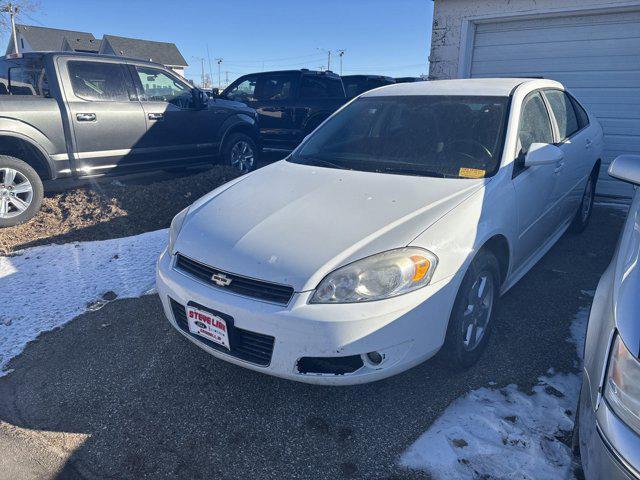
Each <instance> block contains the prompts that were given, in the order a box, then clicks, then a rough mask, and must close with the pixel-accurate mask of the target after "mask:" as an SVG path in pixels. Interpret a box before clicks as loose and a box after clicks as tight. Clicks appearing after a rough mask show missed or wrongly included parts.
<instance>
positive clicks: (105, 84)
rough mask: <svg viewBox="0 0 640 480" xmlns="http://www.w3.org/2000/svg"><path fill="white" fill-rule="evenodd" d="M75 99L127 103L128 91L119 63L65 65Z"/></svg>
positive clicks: (75, 62) (71, 63) (73, 63)
mask: <svg viewBox="0 0 640 480" xmlns="http://www.w3.org/2000/svg"><path fill="white" fill-rule="evenodd" d="M67 68H68V69H69V77H70V79H71V87H72V88H73V93H74V94H75V95H76V97H79V98H82V99H83V100H91V101H97V102H128V101H129V90H128V89H127V80H126V77H125V72H124V69H123V66H122V65H121V64H119V63H107V62H84V61H82V62H79V61H72V62H69V63H68V64H67Z"/></svg>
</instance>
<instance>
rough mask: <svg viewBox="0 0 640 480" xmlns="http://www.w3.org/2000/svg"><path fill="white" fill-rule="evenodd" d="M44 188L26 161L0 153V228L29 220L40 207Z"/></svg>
mask: <svg viewBox="0 0 640 480" xmlns="http://www.w3.org/2000/svg"><path fill="white" fill-rule="evenodd" d="M43 196H44V189H43V187H42V181H41V180H40V177H39V176H38V174H37V173H36V171H35V170H34V169H33V168H32V167H31V166H29V165H28V164H27V163H26V162H23V161H22V160H19V159H17V158H14V157H9V156H6V155H0V228H1V227H13V226H15V225H19V224H21V223H24V222H26V221H27V220H30V219H31V218H33V216H35V214H36V213H37V212H38V210H39V209H40V205H41V204H42V197H43Z"/></svg>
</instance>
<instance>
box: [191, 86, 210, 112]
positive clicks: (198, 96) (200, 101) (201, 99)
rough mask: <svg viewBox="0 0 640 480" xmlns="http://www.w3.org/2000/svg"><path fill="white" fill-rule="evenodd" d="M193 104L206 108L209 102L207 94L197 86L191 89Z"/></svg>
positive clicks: (196, 106)
mask: <svg viewBox="0 0 640 480" xmlns="http://www.w3.org/2000/svg"><path fill="white" fill-rule="evenodd" d="M191 94H192V95H193V105H194V107H195V108H206V107H207V105H208V104H209V95H207V93H206V92H203V91H202V90H200V89H198V88H194V89H193V90H191Z"/></svg>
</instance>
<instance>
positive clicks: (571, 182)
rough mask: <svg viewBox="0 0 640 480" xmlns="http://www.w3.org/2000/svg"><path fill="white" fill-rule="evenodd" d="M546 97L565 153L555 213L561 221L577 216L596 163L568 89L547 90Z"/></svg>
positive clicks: (559, 178) (558, 142) (559, 145)
mask: <svg viewBox="0 0 640 480" xmlns="http://www.w3.org/2000/svg"><path fill="white" fill-rule="evenodd" d="M544 96H545V97H546V99H547V101H548V103H549V106H550V107H551V111H552V113H553V117H554V119H555V122H556V127H557V132H558V133H557V135H558V138H557V143H556V145H557V146H558V147H559V148H560V149H561V150H562V152H563V153H564V165H563V166H562V168H561V170H560V172H559V173H558V180H557V182H556V191H555V193H554V197H555V202H556V206H555V215H556V216H557V221H558V223H559V224H562V223H564V222H567V221H569V220H571V218H573V216H574V215H575V213H576V211H577V210H578V206H579V205H580V201H581V199H582V194H583V191H584V188H585V185H586V182H585V179H586V176H587V175H588V174H589V172H590V171H591V168H592V165H593V164H594V161H593V159H592V158H591V155H590V153H591V152H590V149H591V140H590V138H589V132H588V131H587V129H585V128H581V127H580V122H579V120H578V116H577V114H576V111H575V109H574V107H573V103H572V102H571V98H570V97H569V96H568V95H567V93H566V92H564V91H562V90H557V89H545V90H544Z"/></svg>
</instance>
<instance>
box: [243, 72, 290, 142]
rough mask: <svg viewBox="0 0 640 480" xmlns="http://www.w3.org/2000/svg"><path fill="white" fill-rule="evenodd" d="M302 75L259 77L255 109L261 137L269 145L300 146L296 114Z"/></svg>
mask: <svg viewBox="0 0 640 480" xmlns="http://www.w3.org/2000/svg"><path fill="white" fill-rule="evenodd" d="M298 79H299V75H297V74H295V73H286V72H285V73H278V72H276V73H268V74H262V75H260V76H259V77H258V83H257V85H256V95H255V97H256V99H255V101H254V102H253V104H252V105H250V106H252V107H253V108H255V109H256V111H257V112H258V122H259V124H260V134H261V135H262V140H263V142H264V143H265V145H267V146H269V147H271V148H283V149H289V148H292V147H293V146H295V145H296V143H297V142H296V141H297V139H298V135H299V131H296V128H295V121H294V113H295V107H296V100H295V99H296V98H297V93H298V92H297V90H298Z"/></svg>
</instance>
